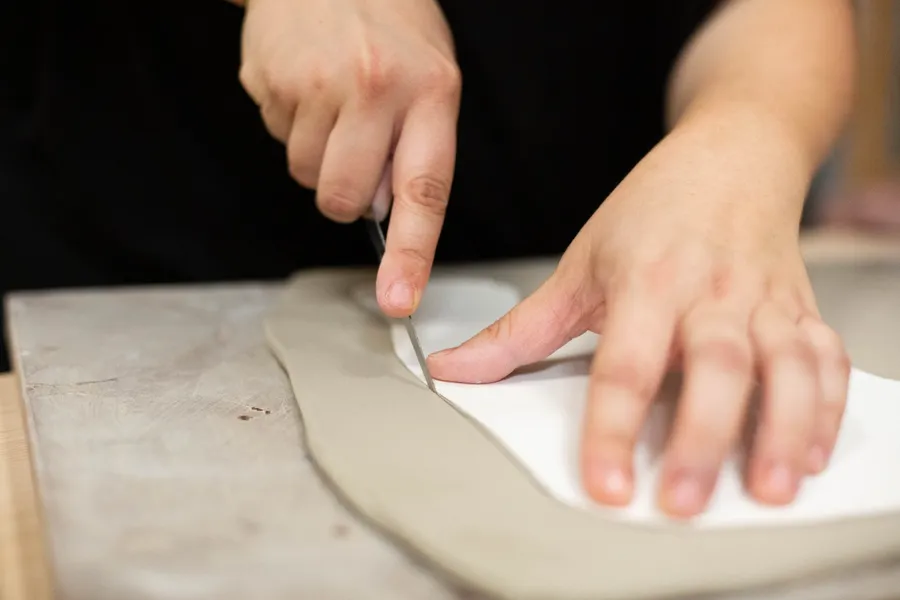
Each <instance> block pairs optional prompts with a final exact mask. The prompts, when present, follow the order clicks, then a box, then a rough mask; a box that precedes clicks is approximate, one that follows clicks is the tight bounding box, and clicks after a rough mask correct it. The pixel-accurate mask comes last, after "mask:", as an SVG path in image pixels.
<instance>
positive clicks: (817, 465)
mask: <svg viewBox="0 0 900 600" xmlns="http://www.w3.org/2000/svg"><path fill="white" fill-rule="evenodd" d="M827 466H828V451H826V450H825V447H824V446H822V445H821V444H816V445H814V446H813V447H812V448H810V449H809V470H810V471H811V472H812V473H821V472H822V471H824V470H825V467H827Z"/></svg>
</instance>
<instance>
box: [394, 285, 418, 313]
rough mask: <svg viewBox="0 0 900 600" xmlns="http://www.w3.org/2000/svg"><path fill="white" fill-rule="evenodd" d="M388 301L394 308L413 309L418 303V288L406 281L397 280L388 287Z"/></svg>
mask: <svg viewBox="0 0 900 600" xmlns="http://www.w3.org/2000/svg"><path fill="white" fill-rule="evenodd" d="M387 301H388V304H390V305H391V306H393V307H394V308H399V309H403V310H411V309H412V308H413V307H414V306H415V304H416V290H415V288H413V286H411V285H410V284H408V283H407V282H405V281H396V282H394V283H392V284H391V287H389V288H388V291H387Z"/></svg>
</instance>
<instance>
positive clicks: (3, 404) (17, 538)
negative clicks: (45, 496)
mask: <svg viewBox="0 0 900 600" xmlns="http://www.w3.org/2000/svg"><path fill="white" fill-rule="evenodd" d="M19 385H20V384H19V380H18V378H17V377H16V376H15V375H13V374H10V373H3V374H0V574H2V577H0V598H4V599H7V600H49V599H50V598H52V597H53V593H52V577H51V575H50V568H49V564H50V561H49V557H48V555H47V545H46V540H45V536H44V527H43V517H42V515H41V510H40V507H41V506H42V504H41V502H40V501H39V499H38V491H37V486H36V485H35V477H34V473H33V470H32V465H33V461H32V460H31V454H30V444H29V443H28V434H27V432H28V427H27V426H26V422H25V411H24V406H23V403H22V397H23V395H22V393H21V390H20V388H19Z"/></svg>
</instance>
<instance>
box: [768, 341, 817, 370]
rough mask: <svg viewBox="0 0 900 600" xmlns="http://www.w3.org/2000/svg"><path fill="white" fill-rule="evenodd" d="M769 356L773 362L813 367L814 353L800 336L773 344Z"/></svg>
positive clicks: (814, 362)
mask: <svg viewBox="0 0 900 600" xmlns="http://www.w3.org/2000/svg"><path fill="white" fill-rule="evenodd" d="M769 358H770V360H773V361H775V362H781V363H793V364H796V365H799V366H801V367H802V368H803V369H805V370H808V371H811V370H813V369H814V368H815V364H816V355H815V353H814V352H813V349H812V347H811V346H810V345H809V344H808V343H806V342H805V341H804V340H802V339H801V338H800V337H791V338H790V339H786V340H783V341H781V342H780V343H778V344H777V345H774V346H773V347H772V348H771V350H770V351H769Z"/></svg>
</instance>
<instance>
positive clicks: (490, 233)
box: [0, 0, 716, 369]
mask: <svg viewBox="0 0 900 600" xmlns="http://www.w3.org/2000/svg"><path fill="white" fill-rule="evenodd" d="M715 3H716V2H715V0H679V1H672V0H643V1H641V2H597V1H594V2H588V1H587V0H581V1H576V2H559V1H556V0H531V1H526V0H515V1H513V0H491V1H490V2H473V1H472V0H444V1H443V2H442V5H443V7H444V9H445V12H446V15H447V18H448V20H449V22H450V26H451V29H452V31H453V33H454V37H455V40H456V44H457V52H458V59H459V62H460V66H461V68H462V72H463V96H462V109H461V115H460V123H459V149H458V160H457V168H456V178H455V181H454V186H453V193H452V198H451V202H450V208H449V214H448V217H447V222H446V226H445V228H444V231H443V233H442V238H441V242H440V246H439V248H438V261H459V260H478V259H492V258H501V257H512V256H523V255H541V254H555V253H560V252H562V251H563V250H564V249H565V247H566V246H567V244H568V243H569V242H570V241H571V240H572V238H573V237H574V235H575V234H576V233H577V232H578V230H579V228H580V227H581V226H582V225H583V224H584V223H585V221H586V220H587V219H588V217H589V216H590V215H591V214H592V212H593V211H594V210H595V209H596V207H597V206H598V205H599V204H600V202H601V201H602V200H603V198H604V197H605V196H606V195H607V194H608V193H609V192H610V191H611V190H612V189H613V187H614V186H615V185H616V184H617V183H618V182H619V181H620V180H621V178H622V177H623V176H624V175H625V174H626V173H627V172H628V171H629V170H630V169H631V167H633V166H634V164H635V163H636V162H637V161H638V160H639V159H640V158H641V157H642V156H643V155H644V154H645V153H646V152H647V151H648V150H649V149H650V148H651V147H652V146H653V145H654V144H655V143H656V142H657V141H658V140H659V139H660V137H661V136H662V135H663V100H664V88H665V83H666V78H667V74H668V72H669V69H670V67H671V66H672V63H673V61H674V59H675V57H676V56H677V54H678V52H679V50H680V49H681V47H682V46H683V44H684V42H685V41H686V40H687V38H688V37H689V36H690V35H691V33H692V32H694V31H695V30H696V29H697V27H698V25H699V24H700V23H701V22H702V20H703V19H704V18H705V17H706V16H707V15H708V13H709V11H710V10H711V9H712V7H713V5H714V4H715ZM5 12H6V13H9V14H8V15H0V23H3V25H0V27H2V29H3V30H4V31H0V34H2V35H0V39H2V40H3V41H2V42H0V43H2V44H4V45H8V46H14V47H11V48H7V49H6V51H5V52H2V56H3V58H2V59H0V60H3V61H5V62H4V63H0V68H3V73H4V77H8V78H9V79H10V81H11V82H12V85H9V86H4V88H3V89H2V90H0V94H2V95H0V194H2V195H0V197H2V202H3V214H4V216H5V217H6V220H5V222H6V227H5V228H4V231H3V234H2V235H0V293H5V292H7V291H11V290H17V289H25V288H45V287H60V286H87V285H113V284H133V283H153V282H187V281H210V280H229V279H242V278H254V279H259V278H280V277H284V276H286V275H288V274H289V273H290V272H291V271H293V270H296V269H300V268H303V267H309V266H314V265H339V264H354V263H356V264H359V263H364V264H371V263H372V262H373V260H372V259H373V252H372V249H371V248H370V246H369V240H368V238H367V236H366V234H365V232H364V231H363V230H362V229H361V228H360V226H359V225H358V224H357V225H351V226H346V225H338V224H334V223H331V222H329V221H327V220H326V219H325V218H324V217H322V216H320V215H319V214H318V213H317V211H316V209H315V206H314V203H313V200H312V195H311V193H310V192H309V191H307V190H304V189H302V188H300V187H299V186H298V185H296V184H295V183H294V182H293V181H292V180H291V179H290V178H289V176H288V173H287V167H286V159H285V155H284V148H283V147H282V146H281V145H280V144H279V143H278V142H276V141H274V140H272V139H271V138H270V137H269V136H268V135H267V133H266V131H265V129H264V127H263V125H262V121H261V119H260V116H259V113H258V110H257V108H256V106H254V104H253V103H252V102H251V100H250V99H249V98H248V97H247V95H246V94H245V93H244V91H243V90H242V88H241V86H240V84H239V82H238V78H237V73H238V66H239V47H240V27H241V19H242V15H243V11H242V10H241V9H239V8H237V7H234V6H232V5H230V4H228V3H226V2H225V1H224V0H188V1H185V2H179V3H178V4H177V6H174V5H172V4H171V3H165V2H153V1H149V2H120V1H116V0H78V1H77V2H72V1H70V0H34V1H32V2H25V3H15V5H10V6H8V7H6V9H5ZM7 29H8V31H5V30H7ZM7 62H8V63H9V64H6V63H7ZM4 362H5V360H4V357H3V356H2V351H0V369H2V368H3V366H4V365H3V363H4Z"/></svg>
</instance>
